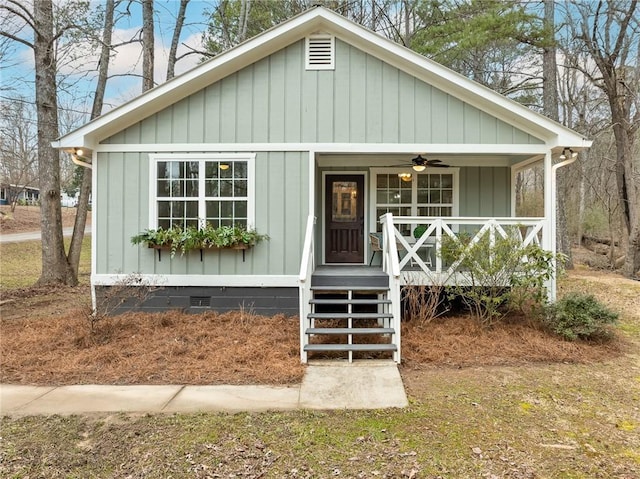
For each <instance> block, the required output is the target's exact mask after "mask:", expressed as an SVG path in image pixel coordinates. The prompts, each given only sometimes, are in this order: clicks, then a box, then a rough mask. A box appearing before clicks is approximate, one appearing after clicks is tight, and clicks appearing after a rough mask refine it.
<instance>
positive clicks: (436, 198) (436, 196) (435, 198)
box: [430, 190, 440, 203]
mask: <svg viewBox="0 0 640 479" xmlns="http://www.w3.org/2000/svg"><path fill="white" fill-rule="evenodd" d="M430 197H431V201H430V202H431V203H440V191H439V190H435V191H432V192H431V194H430Z"/></svg>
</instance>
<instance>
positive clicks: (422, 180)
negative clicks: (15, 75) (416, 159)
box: [418, 174, 429, 188]
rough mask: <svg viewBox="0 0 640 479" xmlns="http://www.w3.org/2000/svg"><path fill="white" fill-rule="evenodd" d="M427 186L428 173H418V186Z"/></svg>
mask: <svg viewBox="0 0 640 479" xmlns="http://www.w3.org/2000/svg"><path fill="white" fill-rule="evenodd" d="M428 187H429V175H425V174H422V175H418V188H428Z"/></svg>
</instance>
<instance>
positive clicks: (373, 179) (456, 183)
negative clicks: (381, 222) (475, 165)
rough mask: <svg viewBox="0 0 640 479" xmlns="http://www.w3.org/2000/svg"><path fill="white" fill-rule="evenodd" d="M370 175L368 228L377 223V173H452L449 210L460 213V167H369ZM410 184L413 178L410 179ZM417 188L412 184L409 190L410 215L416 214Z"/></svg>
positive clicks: (452, 212)
mask: <svg viewBox="0 0 640 479" xmlns="http://www.w3.org/2000/svg"><path fill="white" fill-rule="evenodd" d="M370 173H371V176H370V178H369V191H370V192H371V194H370V195H369V211H370V215H369V225H370V228H372V230H373V228H375V227H376V225H377V224H378V218H377V217H376V205H377V202H376V196H377V195H376V194H375V192H376V185H377V176H378V175H379V174H383V175H389V174H397V173H411V174H414V175H415V174H446V173H449V174H452V175H453V207H452V211H451V216H459V214H460V168H455V167H451V168H446V169H445V168H426V169H425V170H424V171H420V172H415V171H413V170H412V169H411V167H410V166H408V167H393V168H371V169H370ZM412 184H415V183H413V179H412ZM416 195H417V190H416V189H415V187H413V186H412V192H411V213H412V216H418V202H417V196H416Z"/></svg>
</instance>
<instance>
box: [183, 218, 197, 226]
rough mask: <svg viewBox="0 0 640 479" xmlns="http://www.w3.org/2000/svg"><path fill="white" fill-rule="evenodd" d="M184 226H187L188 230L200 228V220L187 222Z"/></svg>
mask: <svg viewBox="0 0 640 479" xmlns="http://www.w3.org/2000/svg"><path fill="white" fill-rule="evenodd" d="M184 224H185V227H187V228H188V227H192V228H197V227H198V220H197V219H195V220H186V221H185V222H184Z"/></svg>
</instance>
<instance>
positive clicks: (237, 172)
mask: <svg viewBox="0 0 640 479" xmlns="http://www.w3.org/2000/svg"><path fill="white" fill-rule="evenodd" d="M233 177H234V178H247V162H246V161H234V162H233Z"/></svg>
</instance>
